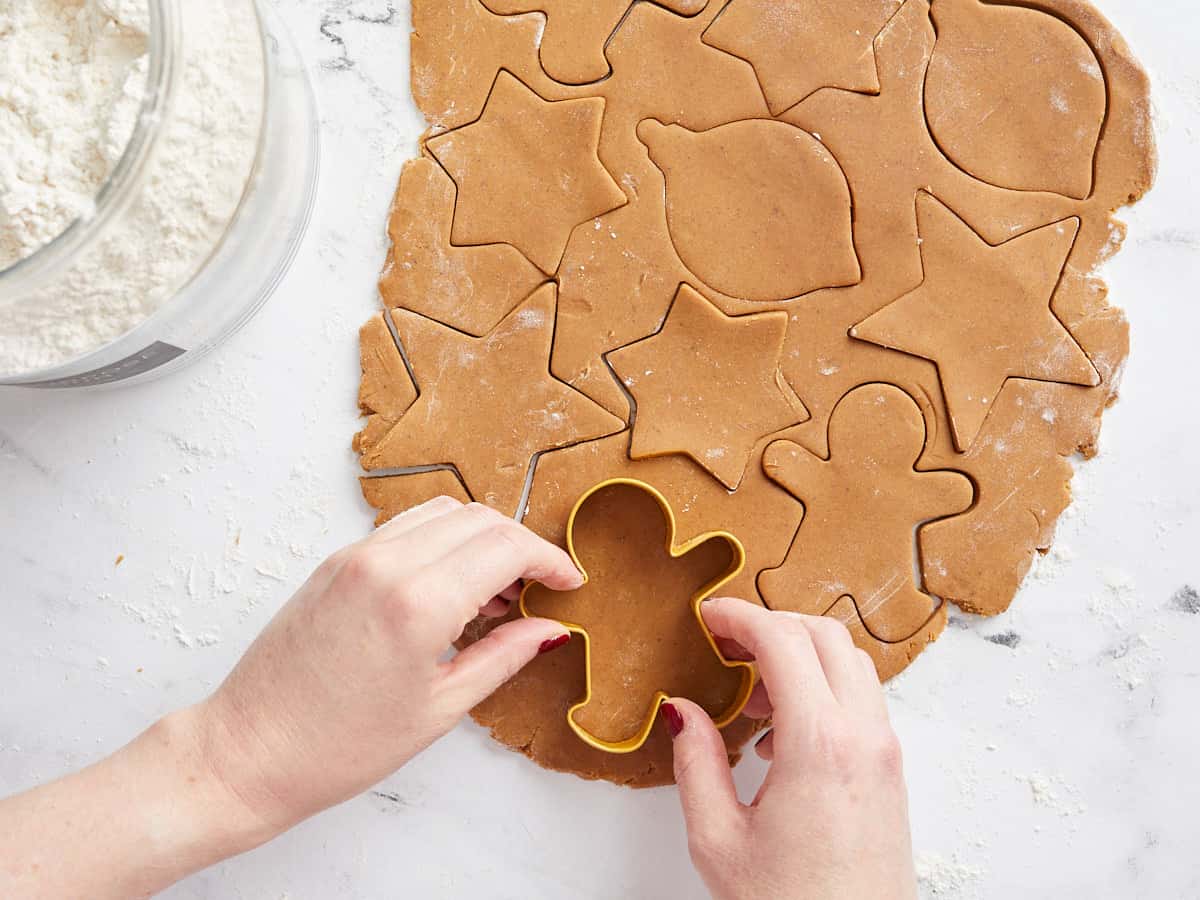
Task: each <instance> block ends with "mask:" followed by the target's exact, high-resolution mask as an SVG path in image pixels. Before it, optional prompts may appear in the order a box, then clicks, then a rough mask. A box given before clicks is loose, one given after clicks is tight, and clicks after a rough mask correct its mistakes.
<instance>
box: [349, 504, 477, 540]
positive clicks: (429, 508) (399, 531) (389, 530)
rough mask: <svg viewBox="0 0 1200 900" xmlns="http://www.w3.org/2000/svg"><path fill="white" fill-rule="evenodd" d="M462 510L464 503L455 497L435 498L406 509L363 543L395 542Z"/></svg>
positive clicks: (368, 536) (381, 526)
mask: <svg viewBox="0 0 1200 900" xmlns="http://www.w3.org/2000/svg"><path fill="white" fill-rule="evenodd" d="M462 508H463V505H462V503H461V502H459V501H458V500H455V499H454V498H453V497H434V498H433V499H432V500H428V501H426V502H425V503H422V504H420V505H418V506H414V507H412V508H410V509H406V510H405V511H404V512H402V513H400V515H398V516H393V517H392V518H391V519H388V521H386V522H384V523H383V524H382V525H380V526H379V527H378V528H376V529H375V530H374V531H373V532H371V534H369V535H367V537H366V538H364V539H363V540H362V541H361V543H362V544H363V545H368V544H380V543H383V542H385V541H390V540H394V539H395V538H398V537H400V536H402V535H405V534H408V533H409V532H411V531H413V530H414V529H416V528H420V527H421V526H422V525H424V524H426V523H427V522H430V521H432V520H434V519H437V518H441V517H442V516H445V515H447V514H449V513H452V512H454V511H455V510H458V509H462Z"/></svg>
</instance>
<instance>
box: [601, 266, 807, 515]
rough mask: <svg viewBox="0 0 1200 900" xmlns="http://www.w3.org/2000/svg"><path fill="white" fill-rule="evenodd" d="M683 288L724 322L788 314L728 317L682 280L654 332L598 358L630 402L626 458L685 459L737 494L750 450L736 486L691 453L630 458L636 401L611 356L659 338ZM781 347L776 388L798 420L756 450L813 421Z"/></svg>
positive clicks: (766, 436) (760, 441) (766, 438)
mask: <svg viewBox="0 0 1200 900" xmlns="http://www.w3.org/2000/svg"><path fill="white" fill-rule="evenodd" d="M685 288H686V289H688V290H689V291H691V293H692V294H694V295H695V297H696V298H697V301H698V302H699V303H700V304H702V305H703V306H704V307H707V308H709V309H711V310H713V311H715V312H716V313H718V314H719V315H721V316H722V317H723V318H724V319H728V320H739V319H742V320H748V319H751V318H756V317H760V316H770V317H777V316H784V317H785V318H786V316H787V312H786V311H785V310H783V309H779V310H764V311H762V312H746V313H739V314H737V315H730V314H729V313H726V312H725V311H724V310H722V309H721V308H720V307H719V306H718V305H717V304H715V303H713V302H712V301H711V300H709V299H708V297H706V296H705V295H704V294H702V293H701V292H700V290H699V288H697V287H694V286H693V285H691V284H689V283H688V282H686V281H683V282H680V283H679V286H678V287H677V288H676V289H675V294H674V295H673V296H672V297H671V304H670V306H668V307H667V311H666V313H665V314H664V315H663V318H662V321H661V322H660V323H659V324H658V327H657V328H655V329H654V331H652V332H651V333H650V334H648V335H646V336H645V337H642V338H638V339H637V340H634V341H630V342H629V343H627V344H622V345H621V346H620V347H614V348H613V349H612V350H607V351H605V352H604V353H603V354H601V359H602V360H603V361H604V364H605V366H606V367H607V368H608V371H609V374H610V375H611V376H612V377H613V379H614V380H615V381H616V382H617V384H618V386H619V387H620V390H621V392H622V393H623V394H624V395H625V399H626V400H627V401H628V403H629V419H628V421H629V428H628V432H629V446H628V448H627V449H626V455H627V456H628V457H629V459H630V460H631V461H633V462H637V461H639V460H647V459H660V458H664V457H669V456H683V457H686V458H687V459H688V460H690V461H691V462H692V463H694V464H695V465H696V466H697V467H698V468H699V469H701V470H702V471H704V472H705V473H707V474H708V475H709V476H711V477H712V478H715V479H716V480H717V481H719V482H720V483H721V484H723V485H724V486H725V488H726V489H727V490H730V491H736V490H737V489H738V488H739V487H741V484H742V481H744V480H745V477H746V471H747V470H748V469H749V467H750V466H751V465H753V464H754V457H755V454H754V452H753V450H752V451H751V453H750V457H749V458H748V459H747V461H746V465H745V466H743V467H742V471H741V475H740V476H739V477H738V479H737V483H736V484H732V485H731V484H729V482H728V481H726V480H724V479H723V478H721V477H720V476H719V475H717V473H716V472H714V471H713V470H712V468H710V467H709V466H708V465H706V464H705V462H704V460H702V459H699V458H697V457H696V455H695V454H694V453H691V452H690V451H688V450H687V449H680V450H662V451H659V452H653V453H649V452H648V453H642V454H639V455H637V456H634V455H633V445H634V442H635V440H636V434H637V422H638V402H637V398H636V396H635V395H634V393H633V391H632V389H631V388H630V386H629V385H628V384H626V383H625V381H624V380H623V379H622V377H621V374H620V373H619V372H618V371H617V369H616V366H615V365H614V364H613V361H612V358H611V357H612V356H613V355H614V354H620V353H621V352H622V351H624V350H628V349H630V348H633V347H636V346H638V345H639V344H644V343H646V342H648V341H652V340H654V339H655V338H658V337H661V336H662V334H663V331H664V329H665V328H666V327H667V323H668V322H669V321H670V320H671V313H672V312H673V311H674V310H675V308H676V306H677V305H678V304H679V303H680V299H681V297H684V296H686V295H684V289H685ZM785 338H786V326H785ZM783 346H784V344H783V343H782V342H781V344H780V353H779V357H778V359H777V366H776V370H775V374H776V385H777V386H778V387H779V389H780V394H781V395H783V397H784V400H785V402H787V403H788V405H790V406H791V407H792V408H793V410H794V411H795V412H796V413H797V416H798V417H797V418H796V420H795V421H793V422H789V423H788V424H787V425H784V426H783V427H781V428H778V429H776V430H774V431H769V432H767V433H766V434H763V435H758V437H757V438H756V440H755V441H754V445H755V446H756V447H757V446H765V444H764V442H767V443H769V441H770V440H771V439H772V438H774V437H776V436H782V435H784V434H786V433H787V432H788V431H790V430H791V429H792V428H795V427H796V426H797V425H802V424H804V423H805V422H807V421H809V420H810V419H811V418H812V414H811V413H810V412H809V409H808V406H807V405H805V403H804V399H803V398H802V397H801V396H800V395H799V393H797V391H796V389H795V388H794V387H793V386H792V383H791V382H790V381H788V379H787V377H786V376H785V375H784V373H783V366H782V355H783ZM600 440H604V438H600Z"/></svg>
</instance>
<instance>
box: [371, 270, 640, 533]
mask: <svg viewBox="0 0 1200 900" xmlns="http://www.w3.org/2000/svg"><path fill="white" fill-rule="evenodd" d="M548 290H549V291H552V292H553V294H554V298H553V306H554V308H555V309H557V306H558V292H557V285H556V283H555V282H554V281H547V282H545V283H543V284H542V285H541V286H539V287H538V288H536V289H535V290H534V291H533V292H532V293H531V294H530V295H529V296H528V297H526V298H525V299H524V300H523V301H522V302H521V303H520V304H518V305H517V306H516V307H515V308H514V309H513V310H512V311H511V312H510V313H509V314H508V315H507V316H505V317H504V319H502V320H501V321H500V323H499V324H497V326H496V327H495V328H494V329H492V331H490V332H488V334H486V335H483V336H479V337H477V336H475V335H471V334H468V333H467V332H465V331H461V330H459V329H457V328H452V327H450V326H448V325H445V324H444V323H442V322H439V321H437V320H436V319H432V318H430V317H429V316H425V315H422V314H421V313H417V312H414V311H412V310H408V309H405V308H403V307H396V308H395V309H392V310H389V311H387V313H385V319H386V320H387V321H388V325H389V330H390V331H391V333H392V337H393V340H394V341H395V344H396V347H397V349H398V350H399V352H400V355H401V357H402V359H403V360H404V365H405V367H406V369H407V370H408V373H409V377H410V378H411V379H412V383H413V387H414V388H415V389H416V399H414V400H413V402H412V403H411V404H410V405H409V407H408V409H407V410H406V411H405V413H404V414H403V415H402V416H400V418H398V419H397V420H396V422H395V423H394V424H393V425H392V426H391V428H389V429H388V431H387V433H386V434H384V435H383V436H382V437H381V438H380V440H379V441H378V442H376V443H375V444H373V445H372V446H370V447H367V448H365V449H363V450H362V451H361V455H360V462H361V464H362V466H363V468H364V470H365V471H367V472H368V473H373V474H376V475H387V474H405V473H411V472H421V471H426V470H428V469H451V470H453V471H454V472H455V474H456V475H457V477H458V479H459V480H460V481H461V482H462V484H463V485H464V486H465V487H466V488H467V491H468V493H469V494H470V495H471V496H472V497H478V498H481V499H483V498H486V497H487V494H488V492H487V491H485V490H483V486H482V485H480V484H474V485H473V484H471V479H469V478H468V477H467V475H466V474H465V473H464V472H463V466H462V464H461V462H459V461H455V460H452V459H441V460H436V461H435V462H432V463H428V464H426V465H418V464H413V465H386V464H384V463H383V460H382V459H381V458H380V457H382V456H383V454H384V453H385V452H387V451H386V450H381V449H380V448H381V446H383V445H384V444H385V443H386V442H387V440H388V438H389V437H391V435H392V434H393V433H395V432H396V431H397V429H401V428H403V427H404V425H405V421H404V420H405V417H406V416H408V415H409V414H410V413H412V411H413V410H414V409H416V408H417V406H418V404H420V403H421V402H422V397H423V395H424V394H425V392H426V387H424V386H423V384H422V382H423V381H424V380H425V379H424V378H421V377H418V374H417V371H416V368H415V367H414V365H413V363H412V361H411V359H410V356H409V353H408V352H407V351H406V350H405V348H404V341H403V340H401V337H400V333H399V325H398V324H397V320H398V318H399V317H401V316H403V317H405V318H406V319H409V320H410V323H411V324H412V325H413V326H418V325H420V326H421V327H424V325H428V326H429V327H431V328H433V329H435V330H439V329H440V330H441V331H443V332H445V333H446V334H447V335H454V336H456V337H457V338H459V339H462V340H463V341H464V342H466V343H468V344H469V345H470V346H487V345H488V344H489V343H490V341H491V340H492V338H493V336H494V335H495V334H496V333H497V332H498V331H500V330H501V329H503V328H505V327H506V325H507V324H508V323H509V321H510V320H512V319H514V318H517V319H519V317H520V316H521V314H522V312H524V311H525V309H524V308H525V307H526V306H529V305H531V304H534V303H536V302H538V301H539V299H540V295H541V294H542V293H543V292H545V291H548ZM421 323H424V324H421ZM556 329H557V319H556V317H555V320H554V321H552V322H551V327H550V329H549V330H550V338H549V346H550V348H551V349H552V348H553V343H554V334H555V331H556ZM430 374H431V376H436V375H437V374H438V373H436V372H434V373H430ZM545 375H546V379H547V383H548V382H553V383H554V384H555V385H556V386H557V387H558V388H559V389H560V390H561V391H562V392H564V394H565V395H567V396H572V397H575V398H577V400H578V401H580V402H582V403H584V404H586V408H589V409H590V408H592V407H594V409H595V411H596V412H597V414H598V415H603V416H606V417H608V418H609V419H610V420H611V422H612V426H613V428H612V430H611V431H609V432H608V434H592V435H589V436H588V437H584V438H582V439H580V440H571V441H569V442H567V443H564V444H562V445H560V446H556V447H542V448H540V449H536V450H534V451H533V452H531V454H530V456H529V458H528V459H527V460H525V461H524V469H523V476H522V490H521V492H520V496H519V498H518V499H517V500H516V503H515V506H514V508H513V509H507V508H505V509H501V512H504V513H505V515H509V516H512V517H514V518H515V517H517V516H519V514H520V512H521V511H522V509H523V505H524V501H525V497H526V495H527V494H528V490H529V485H530V482H531V480H532V475H533V471H534V469H535V468H536V463H537V458H538V456H540V455H541V453H544V452H549V451H551V450H561V449H565V448H566V447H570V446H573V445H575V444H578V443H583V442H585V441H588V440H594V439H598V438H602V437H607V436H608V435H611V434H618V433H620V432H621V431H623V430H624V429H625V428H626V427H627V426H628V423H627V422H626V421H625V420H623V419H621V418H619V417H617V416H614V415H613V414H612V413H610V412H608V410H606V409H604V407H602V406H601V405H600V404H598V403H596V402H595V401H594V400H592V399H591V398H590V397H588V396H587V395H586V394H584V393H583V392H582V391H580V390H578V389H577V388H575V387H573V386H572V385H570V384H568V383H566V382H565V381H563V380H562V379H560V378H558V377H557V376H556V375H555V374H554V373H553V372H552V371H551V370H550V355H549V351H548V352H547V355H546V358H545ZM618 426H619V427H618Z"/></svg>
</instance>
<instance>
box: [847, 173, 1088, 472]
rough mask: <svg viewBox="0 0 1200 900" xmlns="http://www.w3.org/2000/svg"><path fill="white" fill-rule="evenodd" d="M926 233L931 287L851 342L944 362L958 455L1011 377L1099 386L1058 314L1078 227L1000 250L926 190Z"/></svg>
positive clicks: (922, 198)
mask: <svg viewBox="0 0 1200 900" xmlns="http://www.w3.org/2000/svg"><path fill="white" fill-rule="evenodd" d="M917 227H918V230H919V232H920V235H921V263H922V267H923V268H924V272H925V279H924V281H923V282H922V283H921V285H920V286H919V287H917V288H916V289H915V290H913V291H911V292H910V293H908V294H905V295H904V296H903V297H901V298H900V299H899V300H896V301H894V302H893V303H891V304H889V305H888V306H885V307H884V308H883V309H881V310H880V311H879V312H877V313H875V314H874V315H872V316H870V317H869V318H867V319H866V320H865V321H863V322H861V323H859V324H858V325H856V326H854V328H852V329H851V330H850V334H851V336H852V337H855V338H858V339H860V340H864V341H869V342H871V343H873V344H879V345H880V346H883V347H888V348H891V349H893V350H899V351H901V352H904V353H909V354H912V355H913V356H920V357H924V358H925V359H928V360H932V361H933V362H935V363H936V364H937V367H938V374H939V377H940V378H941V382H942V390H943V392H944V393H945V396H946V407H947V409H948V411H949V413H950V422H951V426H952V427H953V430H954V440H955V443H956V444H957V446H958V448H959V450H961V451H963V452H964V453H965V452H966V451H967V450H969V449H970V447H971V445H972V444H973V443H974V442H975V438H976V437H977V436H978V434H979V431H980V429H981V428H982V427H983V422H984V420H985V419H986V418H987V414H988V412H989V411H990V410H991V408H992V406H993V404H994V402H995V399H996V396H997V395H998V394H999V393H1000V390H1001V388H1003V387H1004V383H1005V381H1007V380H1008V379H1009V378H1032V379H1036V380H1039V381H1057V382H1060V383H1063V384H1078V385H1085V386H1088V387H1095V386H1096V385H1098V384H1099V383H1100V376H1099V374H1098V373H1097V371H1096V368H1095V367H1094V366H1093V365H1092V362H1091V360H1089V359H1088V357H1087V354H1086V353H1084V352H1083V349H1082V348H1081V347H1080V346H1079V344H1078V343H1076V341H1075V338H1074V337H1073V336H1072V335H1071V333H1070V332H1069V331H1068V330H1067V328H1066V326H1065V325H1063V323H1062V322H1061V321H1059V319H1058V317H1057V316H1055V314H1054V312H1053V310H1052V309H1051V308H1050V300H1051V298H1052V297H1053V295H1054V292H1055V290H1056V289H1057V287H1058V283H1059V280H1060V279H1061V277H1062V272H1063V268H1064V267H1065V266H1066V261H1067V257H1068V255H1069V254H1070V252H1071V247H1072V246H1073V245H1074V243H1075V235H1076V233H1077V232H1078V230H1079V220H1078V219H1066V220H1064V221H1062V222H1055V223H1052V224H1050V225H1045V226H1043V227H1041V228H1037V229H1034V230H1033V231H1029V232H1026V233H1025V234H1023V235H1020V236H1018V237H1015V238H1013V239H1012V240H1009V241H1006V242H1004V243H1003V244H999V245H996V246H992V245H991V244H988V243H987V242H986V241H984V240H983V239H982V238H981V237H979V235H977V234H976V233H975V232H974V231H973V230H972V229H971V227H970V226H969V225H968V224H967V223H966V222H964V221H963V220H962V219H960V218H959V217H958V216H957V215H956V214H955V213H954V212H953V211H952V210H950V209H949V208H948V207H946V206H944V205H943V204H942V203H941V201H939V200H937V199H936V198H935V197H933V196H932V195H930V194H926V193H924V192H922V193H919V194H918V195H917Z"/></svg>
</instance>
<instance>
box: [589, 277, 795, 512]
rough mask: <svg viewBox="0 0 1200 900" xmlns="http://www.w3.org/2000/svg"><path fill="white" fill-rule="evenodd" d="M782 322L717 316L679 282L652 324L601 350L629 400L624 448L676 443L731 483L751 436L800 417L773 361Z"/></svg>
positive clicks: (650, 452)
mask: <svg viewBox="0 0 1200 900" xmlns="http://www.w3.org/2000/svg"><path fill="white" fill-rule="evenodd" d="M787 322H788V317H787V313H785V312H783V311H782V310H780V311H778V312H767V313H757V314H754V315H748V316H727V315H725V313H723V312H721V310H719V309H717V307H715V306H714V305H713V304H711V303H709V302H708V300H706V299H705V298H704V297H702V296H701V295H700V294H698V293H697V292H696V291H694V290H693V289H692V288H690V287H688V286H687V285H686V284H685V285H681V286H680V288H679V292H678V293H677V294H676V295H675V302H674V304H673V305H672V307H671V310H670V312H668V314H667V319H666V322H665V323H664V324H663V327H662V330H661V331H659V332H658V333H657V334H655V335H652V336H651V337H648V338H645V339H643V340H641V341H638V342H637V343H634V344H630V345H628V346H626V347H622V348H621V349H619V350H614V351H613V352H612V353H610V354H609V355H608V361H609V364H610V365H611V366H612V368H613V371H615V372H616V373H617V377H619V378H620V379H621V381H622V382H624V384H625V386H626V388H627V389H628V390H629V393H630V394H632V395H633V398H634V400H635V401H636V402H637V418H636V420H635V422H634V426H633V440H632V442H631V444H630V448H629V455H630V457H632V458H633V459H647V458H649V457H656V456H667V455H670V454H673V453H683V454H686V455H687V456H690V457H691V458H692V459H694V460H695V461H696V462H697V463H698V464H699V465H701V466H703V467H704V468H705V469H707V470H708V471H709V472H710V473H711V474H712V475H713V476H714V477H715V478H716V479H717V480H718V481H720V482H721V483H722V484H724V485H725V486H726V487H727V488H729V490H731V491H732V490H736V489H737V487H738V485H739V484H740V483H741V481H742V476H743V475H744V474H745V471H746V466H747V465H748V464H749V462H750V457H751V456H752V455H753V453H754V446H755V444H757V443H758V442H759V441H760V440H761V439H762V438H764V437H766V436H767V435H769V434H773V433H774V432H776V431H780V430H782V429H784V428H786V427H788V426H789V425H797V424H799V423H800V422H804V421H807V420H808V410H807V409H805V407H804V404H803V403H802V402H801V401H800V399H799V398H798V397H796V395H795V393H793V391H792V389H791V386H790V385H788V383H787V382H786V381H784V378H783V374H782V373H781V372H780V369H779V357H780V354H781V353H782V351H783V337H784V333H785V332H786V331H787Z"/></svg>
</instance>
